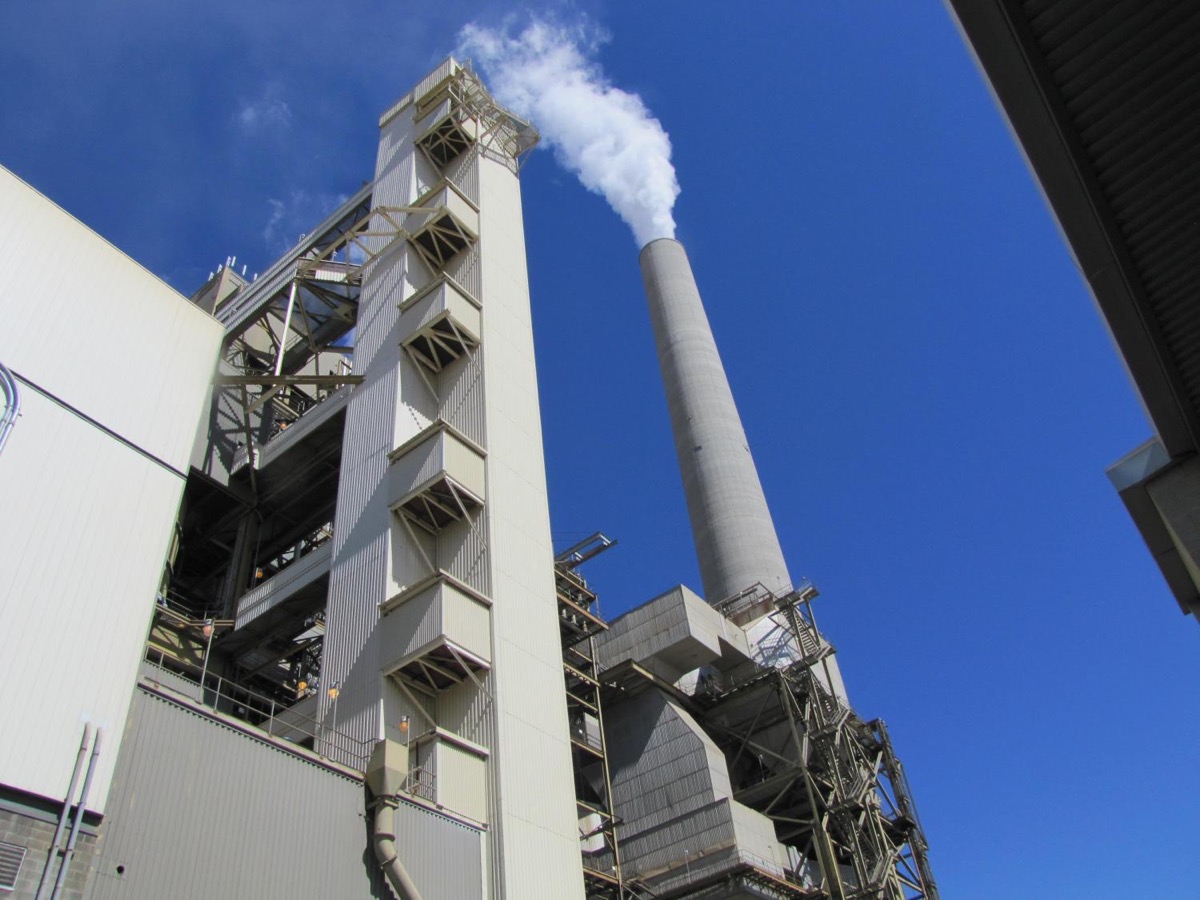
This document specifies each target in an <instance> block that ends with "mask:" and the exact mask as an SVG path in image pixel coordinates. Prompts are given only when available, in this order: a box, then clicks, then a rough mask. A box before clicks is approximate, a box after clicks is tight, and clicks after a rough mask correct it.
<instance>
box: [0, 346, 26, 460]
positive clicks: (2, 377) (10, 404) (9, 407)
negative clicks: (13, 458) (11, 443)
mask: <svg viewBox="0 0 1200 900" xmlns="http://www.w3.org/2000/svg"><path fill="white" fill-rule="evenodd" d="M0 393H3V394H4V409H3V411H0V451H3V450H4V442H5V441H7V440H8V433H9V432H10V431H12V429H13V425H15V424H16V422H17V416H19V415H20V414H21V392H20V391H18V390H17V382H16V379H14V378H13V376H12V372H10V371H8V369H6V368H5V367H4V364H3V363H0Z"/></svg>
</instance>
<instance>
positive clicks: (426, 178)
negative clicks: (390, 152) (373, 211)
mask: <svg viewBox="0 0 1200 900" xmlns="http://www.w3.org/2000/svg"><path fill="white" fill-rule="evenodd" d="M418 128H420V126H418ZM413 171H414V172H415V178H416V190H417V196H418V197H420V196H422V195H423V194H424V193H425V192H426V191H428V190H430V189H431V188H432V187H433V186H434V185H436V184H437V183H438V182H439V181H442V180H443V179H444V178H445V176H444V175H443V174H442V171H441V170H440V169H439V168H438V167H437V166H435V165H434V164H433V162H432V161H431V160H430V159H429V157H427V156H426V155H425V154H424V153H417V154H415V155H414V156H413ZM410 227H415V226H413V225H410Z"/></svg>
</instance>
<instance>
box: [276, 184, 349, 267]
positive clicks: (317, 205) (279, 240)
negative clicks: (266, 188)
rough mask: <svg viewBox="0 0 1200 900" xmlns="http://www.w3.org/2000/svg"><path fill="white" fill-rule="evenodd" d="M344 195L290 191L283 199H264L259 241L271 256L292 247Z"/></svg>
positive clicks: (344, 198) (336, 204) (300, 190)
mask: <svg viewBox="0 0 1200 900" xmlns="http://www.w3.org/2000/svg"><path fill="white" fill-rule="evenodd" d="M347 199H348V195H347V194H330V193H323V192H316V193H314V192H310V191H306V190H303V189H293V190H291V191H289V192H288V194H287V196H286V197H284V198H283V199H280V198H278V197H269V198H267V206H268V208H269V209H270V213H269V215H268V216H267V224H266V225H264V226H263V230H262V239H263V243H264V244H266V247H267V250H268V251H270V252H271V253H282V252H284V251H285V250H287V249H289V248H290V247H293V246H295V245H296V243H298V242H299V241H300V239H301V236H302V235H304V234H307V233H308V232H309V231H311V230H312V229H313V227H314V226H316V225H317V224H319V223H320V222H321V220H322V219H324V218H325V217H326V216H327V215H329V214H330V213H331V212H333V211H334V210H335V209H337V208H338V207H339V206H341V205H342V204H343V203H345V202H346V200H347Z"/></svg>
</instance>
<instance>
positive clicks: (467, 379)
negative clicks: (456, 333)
mask: <svg viewBox="0 0 1200 900" xmlns="http://www.w3.org/2000/svg"><path fill="white" fill-rule="evenodd" d="M483 352H484V349H483V347H479V348H478V349H477V350H476V351H475V352H474V353H473V354H471V357H470V358H469V359H465V360H460V361H459V362H456V363H455V364H453V365H452V366H449V367H447V368H446V369H444V370H443V371H442V373H441V374H440V375H439V376H438V388H439V390H440V391H441V393H442V418H443V419H445V420H446V421H447V422H449V423H450V424H451V425H453V426H454V427H455V428H457V429H458V430H459V431H461V432H462V433H463V434H465V435H466V436H467V437H469V438H470V439H471V440H473V441H474V442H475V443H477V444H479V446H481V447H486V446H487V430H486V429H485V428H484V393H483V358H482V355H483Z"/></svg>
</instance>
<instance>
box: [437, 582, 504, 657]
mask: <svg viewBox="0 0 1200 900" xmlns="http://www.w3.org/2000/svg"><path fill="white" fill-rule="evenodd" d="M441 594H442V627H443V628H444V629H445V631H446V634H447V636H449V638H450V640H452V641H454V643H456V644H458V645H459V646H460V647H462V648H463V649H464V650H467V651H469V652H471V653H474V654H475V655H476V656H478V657H480V658H481V659H485V660H490V659H491V658H492V621H491V612H490V610H489V609H488V607H487V606H486V605H485V604H483V603H480V602H479V601H478V600H476V599H475V598H474V597H471V596H469V595H467V594H464V593H463V592H462V591H460V590H458V589H457V588H455V587H454V586H452V585H449V584H445V585H442V586H441Z"/></svg>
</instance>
